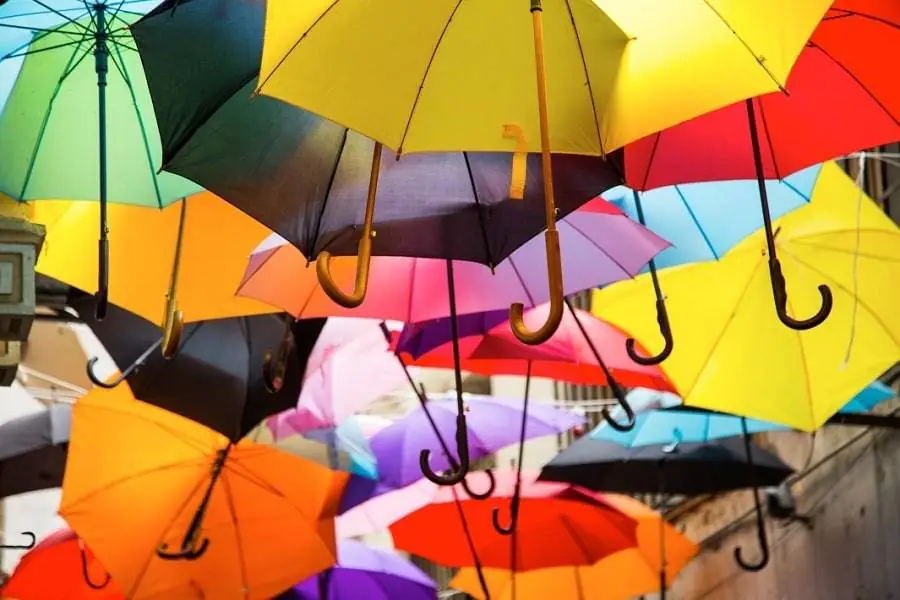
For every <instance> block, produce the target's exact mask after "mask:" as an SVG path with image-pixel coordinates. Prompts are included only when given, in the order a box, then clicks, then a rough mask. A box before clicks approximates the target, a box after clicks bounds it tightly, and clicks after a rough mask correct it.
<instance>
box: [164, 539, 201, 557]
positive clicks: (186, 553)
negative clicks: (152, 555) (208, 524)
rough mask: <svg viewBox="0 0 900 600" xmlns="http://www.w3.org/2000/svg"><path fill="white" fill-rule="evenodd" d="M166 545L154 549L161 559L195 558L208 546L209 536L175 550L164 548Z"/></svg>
mask: <svg viewBox="0 0 900 600" xmlns="http://www.w3.org/2000/svg"><path fill="white" fill-rule="evenodd" d="M167 547H168V546H166V544H163V545H162V546H160V547H159V548H157V549H156V555H157V556H158V557H160V558H161V559H163V560H197V559H198V558H200V557H201V556H203V555H204V554H205V553H206V549H207V548H209V538H203V539H202V540H200V543H198V544H196V545H194V546H188V547H184V546H182V548H181V550H179V551H177V552H169V551H167V550H166V548H167Z"/></svg>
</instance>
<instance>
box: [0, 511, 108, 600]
mask: <svg viewBox="0 0 900 600" xmlns="http://www.w3.org/2000/svg"><path fill="white" fill-rule="evenodd" d="M0 598H14V599H15V600H82V599H83V600H124V598H125V596H123V595H122V592H121V591H120V590H119V588H118V586H116V584H115V583H114V582H112V581H111V580H110V578H109V575H108V574H107V573H106V569H104V568H103V566H102V565H100V563H99V562H98V561H97V559H96V558H94V555H93V553H91V551H90V550H88V549H87V548H85V547H84V545H83V543H82V542H81V540H80V539H78V536H76V535H75V533H74V532H73V531H72V530H71V529H61V530H59V531H57V532H56V533H53V534H51V535H49V536H48V537H47V538H45V539H44V540H43V541H41V543H40V544H38V545H37V546H35V547H34V548H33V549H31V551H29V552H28V553H27V554H26V555H25V556H24V557H22V560H21V561H20V562H19V565H18V566H17V567H16V569H15V571H13V574H12V576H11V577H10V578H9V580H8V581H7V582H6V583H5V584H4V586H3V588H2V589H0Z"/></svg>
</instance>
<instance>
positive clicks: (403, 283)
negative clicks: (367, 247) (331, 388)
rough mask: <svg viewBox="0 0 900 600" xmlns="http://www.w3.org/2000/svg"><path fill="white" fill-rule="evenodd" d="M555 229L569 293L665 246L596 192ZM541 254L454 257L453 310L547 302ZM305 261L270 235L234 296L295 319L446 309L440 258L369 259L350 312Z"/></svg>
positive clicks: (341, 275)
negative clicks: (491, 259)
mask: <svg viewBox="0 0 900 600" xmlns="http://www.w3.org/2000/svg"><path fill="white" fill-rule="evenodd" d="M558 228H559V232H560V245H561V247H562V250H563V251H564V252H565V253H566V255H567V256H569V257H571V260H569V261H567V262H566V263H565V264H564V265H563V275H564V277H565V281H566V287H565V288H564V289H565V292H566V293H567V294H574V293H576V292H580V291H582V290H585V289H588V288H591V287H594V286H597V285H606V284H609V283H612V282H614V281H619V280H621V279H627V278H630V277H633V276H634V275H635V274H637V273H638V272H639V271H640V270H641V268H643V266H644V265H645V264H647V261H649V260H650V259H651V258H653V256H654V255H656V254H657V253H658V252H659V251H660V250H663V249H664V248H666V247H667V242H665V241H664V240H663V239H662V238H660V237H658V236H657V235H655V234H653V233H651V232H649V231H648V230H647V229H645V228H643V227H642V226H641V225H639V224H638V223H636V222H634V221H632V220H631V219H629V218H628V217H627V216H626V215H625V214H624V213H623V212H622V211H621V210H620V209H618V208H616V207H615V206H613V205H612V204H610V203H608V202H606V201H604V200H603V199H601V198H596V199H594V200H591V201H590V202H588V203H587V204H586V205H584V206H583V207H581V208H580V209H579V210H577V211H575V212H574V213H571V214H570V215H569V216H567V217H566V218H564V219H562V220H561V221H560V222H559V223H558ZM416 229H417V230H418V227H416ZM415 235H421V233H416V234H415ZM426 237H427V236H426ZM543 255H544V245H543V243H542V242H541V240H540V239H539V238H532V239H530V240H528V241H526V242H525V243H524V244H523V245H522V246H521V247H519V248H518V249H516V250H515V251H514V252H513V253H512V254H510V255H509V257H508V258H506V259H505V260H503V261H502V262H500V263H499V264H497V265H495V266H494V268H493V269H490V268H487V267H485V266H484V265H481V264H477V263H474V262H466V261H454V263H453V280H454V287H455V292H456V302H457V312H458V313H459V314H467V313H475V312H483V311H487V310H495V309H498V308H503V307H505V306H506V305H508V304H509V303H510V302H515V301H521V302H523V303H525V304H526V305H527V306H534V305H535V304H540V303H543V302H546V301H547V300H548V299H549V298H550V290H549V288H548V287H547V281H546V279H545V278H544V277H540V276H535V272H534V268H535V266H536V265H538V264H540V263H541V262H542V261H543ZM308 264H309V261H308V260H307V259H306V258H305V257H304V256H303V254H302V253H301V252H299V251H298V250H297V249H296V248H295V247H293V246H291V245H289V244H287V242H285V241H284V240H281V239H280V238H278V237H277V236H273V237H272V238H270V239H269V240H267V241H266V242H264V243H263V244H261V245H260V246H259V247H258V248H257V250H256V252H254V254H253V255H252V256H251V258H250V261H249V263H248V265H247V270H246V272H245V274H244V278H243V280H242V282H241V286H240V289H239V291H238V294H240V295H243V296H247V297H249V298H255V299H257V300H260V301H262V302H265V303H267V304H271V305H273V306H278V307H280V308H283V309H284V310H285V311H287V312H289V313H291V314H292V315H294V316H295V317H297V318H300V317H313V316H322V315H340V314H348V315H352V316H355V317H377V318H383V319H396V320H400V321H405V322H417V321H424V320H428V319H434V318H441V317H446V316H447V315H448V314H449V312H450V309H449V306H448V297H449V294H448V289H447V285H448V284H447V265H446V263H445V261H441V260H431V259H422V258H404V257H388V256H381V257H375V258H373V259H372V266H371V275H370V277H371V280H370V283H369V291H368V293H367V295H366V300H365V301H364V302H363V303H362V304H361V305H360V306H359V308H356V309H354V310H353V311H352V312H350V311H348V310H347V309H342V308H340V307H337V306H334V305H333V303H331V302H330V300H328V299H327V297H326V295H325V292H324V291H323V290H322V288H321V287H320V286H319V283H318V280H317V279H316V277H315V276H314V273H313V271H312V269H309V268H308ZM355 264H356V263H355V262H354V261H352V260H349V259H341V258H338V259H335V261H334V266H333V268H332V274H333V275H334V278H335V281H338V282H339V283H341V284H344V283H346V284H347V285H349V283H350V282H351V281H352V280H353V277H354V276H355V275H354V274H355V272H356V267H355Z"/></svg>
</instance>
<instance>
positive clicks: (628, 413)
mask: <svg viewBox="0 0 900 600" xmlns="http://www.w3.org/2000/svg"><path fill="white" fill-rule="evenodd" d="M606 378H607V379H608V380H609V387H610V388H612V391H613V395H614V396H615V397H616V402H618V403H619V406H621V407H622V410H623V411H625V419H626V421H625V422H624V423H619V422H618V421H616V420H615V419H613V417H612V415H611V414H610V412H609V409H608V408H607V407H605V406H604V407H603V408H602V409H601V410H600V414H601V415H603V418H604V419H605V420H606V422H607V423H609V426H610V427H612V428H613V429H615V430H616V431H621V432H625V431H631V430H632V429H634V422H635V414H634V409H633V408H631V404H629V403H628V400H626V399H625V394H624V393H623V392H622V388H620V387H619V384H618V383H617V382H616V381H615V380H613V379H612V377H611V374H610V375H607V377H606Z"/></svg>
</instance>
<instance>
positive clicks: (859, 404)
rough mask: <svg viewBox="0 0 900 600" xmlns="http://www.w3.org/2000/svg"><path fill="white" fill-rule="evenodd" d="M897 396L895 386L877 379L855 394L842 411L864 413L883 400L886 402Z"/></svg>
mask: <svg viewBox="0 0 900 600" xmlns="http://www.w3.org/2000/svg"><path fill="white" fill-rule="evenodd" d="M896 396H897V392H895V391H894V389H893V388H891V387H889V386H887V385H884V384H883V383H881V382H880V381H876V382H874V383H872V384H870V385H868V386H866V388H865V389H864V390H863V391H861V392H860V393H858V394H857V395H855V396H853V398H852V399H851V400H850V401H849V402H848V403H847V404H845V405H844V408H842V409H841V412H842V413H864V412H869V411H870V410H872V409H873V408H875V407H876V406H878V405H879V404H881V403H882V402H886V401H887V400H890V399H891V398H894V397H896Z"/></svg>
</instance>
